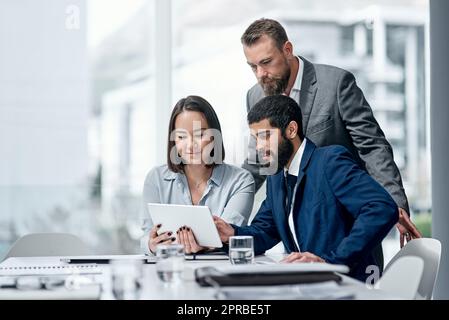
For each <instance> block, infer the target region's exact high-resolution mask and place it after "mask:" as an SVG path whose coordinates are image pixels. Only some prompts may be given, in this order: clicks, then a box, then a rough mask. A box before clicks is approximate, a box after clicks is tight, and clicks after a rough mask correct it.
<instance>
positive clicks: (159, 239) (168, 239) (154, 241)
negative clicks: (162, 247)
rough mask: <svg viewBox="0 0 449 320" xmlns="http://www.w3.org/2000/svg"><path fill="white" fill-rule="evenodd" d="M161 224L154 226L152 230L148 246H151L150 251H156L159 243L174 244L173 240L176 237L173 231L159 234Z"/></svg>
mask: <svg viewBox="0 0 449 320" xmlns="http://www.w3.org/2000/svg"><path fill="white" fill-rule="evenodd" d="M161 226H162V225H161V224H158V225H157V226H154V227H153V228H152V229H151V231H150V240H149V241H148V247H149V248H150V251H151V252H152V253H156V247H157V245H158V244H172V243H173V241H175V240H176V238H175V237H173V236H172V235H173V232H171V231H166V232H164V233H161V234H160V235H157V230H159V228H160V227H161Z"/></svg>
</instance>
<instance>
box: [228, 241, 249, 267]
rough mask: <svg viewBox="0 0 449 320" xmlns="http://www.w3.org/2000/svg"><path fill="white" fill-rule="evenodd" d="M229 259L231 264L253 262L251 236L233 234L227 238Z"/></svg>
mask: <svg viewBox="0 0 449 320" xmlns="http://www.w3.org/2000/svg"><path fill="white" fill-rule="evenodd" d="M229 259H230V260H231V263H232V264H247V263H253V262H254V240H253V237H252V236H233V237H230V238H229Z"/></svg>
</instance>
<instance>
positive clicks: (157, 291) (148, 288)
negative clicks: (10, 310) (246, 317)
mask: <svg viewBox="0 0 449 320" xmlns="http://www.w3.org/2000/svg"><path fill="white" fill-rule="evenodd" d="M62 258H64V257H42V258H40V257H32V258H20V261H19V262H20V263H24V264H31V265H32V264H37V263H44V262H45V263H50V264H61V265H64V263H63V262H61V261H60V260H61V259H62ZM270 258H273V259H275V260H279V258H280V257H279V256H277V257H273V256H270ZM264 259H267V257H264V256H262V257H257V258H256V261H258V260H264ZM8 263H10V262H8V260H6V261H5V262H3V263H2V264H0V266H5V265H8ZM17 263H18V261H17V258H16V261H15V264H17ZM220 264H221V265H222V264H229V261H186V262H185V270H184V273H183V281H182V282H180V283H177V284H174V285H171V284H166V283H163V282H162V281H161V280H159V278H158V276H157V274H156V266H155V265H154V264H144V265H143V266H142V268H143V270H142V274H143V277H142V289H141V291H140V295H139V298H140V299H146V300H152V299H155V300H212V299H216V296H215V293H216V292H217V290H216V289H215V288H211V287H200V286H199V285H198V284H197V283H196V282H195V279H194V270H195V269H196V268H198V267H203V266H211V265H220ZM100 268H101V269H102V273H101V274H99V275H96V276H95V277H96V280H97V281H98V282H100V283H101V284H102V286H103V290H102V293H101V297H100V298H101V299H106V300H107V299H114V296H113V294H112V291H111V276H110V272H111V267H110V266H109V265H100ZM342 277H343V281H342V283H341V284H340V285H339V286H338V288H336V290H337V291H340V292H341V293H344V294H350V295H353V298H354V299H362V300H365V299H366V300H382V299H397V297H394V296H391V295H390V294H388V293H386V292H382V291H380V290H373V289H370V288H368V287H367V286H366V285H365V284H364V283H362V282H360V281H357V280H354V279H352V278H349V277H347V276H344V275H343V276H342ZM302 286H304V285H302ZM259 288H260V287H259ZM272 288H273V287H272ZM1 290H5V289H1ZM8 290H16V289H8ZM260 290H263V288H260ZM44 291H45V290H44ZM35 297H36V298H37V299H39V298H40V297H39V294H38V293H37V294H36V295H35ZM44 297H45V296H44V295H42V298H43V299H44ZM69 298H70V297H69ZM306 298H307V297H306ZM251 299H253V298H251Z"/></svg>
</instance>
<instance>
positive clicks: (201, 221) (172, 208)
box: [147, 203, 223, 248]
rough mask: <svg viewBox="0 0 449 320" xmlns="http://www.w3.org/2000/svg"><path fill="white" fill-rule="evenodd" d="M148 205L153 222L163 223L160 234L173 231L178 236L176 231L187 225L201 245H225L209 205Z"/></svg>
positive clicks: (217, 246) (174, 235)
mask: <svg viewBox="0 0 449 320" xmlns="http://www.w3.org/2000/svg"><path fill="white" fill-rule="evenodd" d="M147 206H148V211H149V213H150V216H151V220H152V221H153V224H154V225H158V224H159V223H160V224H162V226H161V228H160V229H159V231H158V233H159V234H160V233H162V232H165V231H172V232H173V237H175V238H176V237H177V234H176V231H177V230H178V229H179V228H181V227H183V226H187V227H189V228H190V229H192V231H193V234H194V235H195V238H196V241H197V242H198V244H199V245H200V246H203V247H213V248H221V247H222V246H223V244H222V243H221V240H220V236H219V234H218V231H217V228H216V227H215V223H214V219H213V218H212V214H211V212H210V210H209V207H207V206H193V205H190V206H189V205H178V204H161V203H148V204H147Z"/></svg>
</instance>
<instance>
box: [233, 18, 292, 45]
mask: <svg viewBox="0 0 449 320" xmlns="http://www.w3.org/2000/svg"><path fill="white" fill-rule="evenodd" d="M263 35H267V36H269V37H270V38H272V39H273V40H274V42H275V44H276V47H277V48H278V49H279V50H282V48H283V47H284V44H285V43H286V42H287V41H288V37H287V32H285V29H284V27H283V26H282V25H281V24H280V23H279V22H277V21H276V20H272V19H266V18H262V19H259V20H256V21H254V22H253V23H251V25H250V26H249V27H248V28H247V29H246V30H245V32H244V33H243V35H242V37H241V39H240V40H241V41H242V44H243V45H245V46H247V47H250V46H252V45H253V44H255V43H256V42H257V41H258V40H259V39H260V37H262V36H263Z"/></svg>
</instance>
